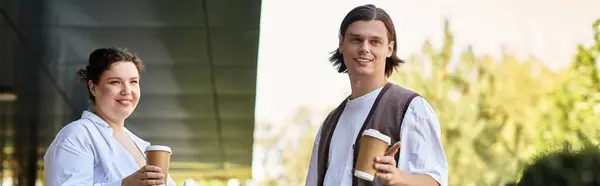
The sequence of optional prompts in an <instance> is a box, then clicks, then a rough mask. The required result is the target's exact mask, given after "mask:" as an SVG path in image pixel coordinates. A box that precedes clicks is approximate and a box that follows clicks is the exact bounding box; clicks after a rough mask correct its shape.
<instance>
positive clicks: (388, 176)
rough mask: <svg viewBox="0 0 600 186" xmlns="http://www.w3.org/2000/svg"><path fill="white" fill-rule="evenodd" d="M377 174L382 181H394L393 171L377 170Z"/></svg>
mask: <svg viewBox="0 0 600 186" xmlns="http://www.w3.org/2000/svg"><path fill="white" fill-rule="evenodd" d="M375 176H376V177H377V178H379V179H380V180H381V181H383V182H384V183H388V182H390V181H392V173H381V172H377V173H375Z"/></svg>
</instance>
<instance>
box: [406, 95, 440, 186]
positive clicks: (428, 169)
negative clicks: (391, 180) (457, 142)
mask: <svg viewBox="0 0 600 186" xmlns="http://www.w3.org/2000/svg"><path fill="white" fill-rule="evenodd" d="M400 136H401V148H400V157H399V159H398V168H400V169H401V170H403V171H405V172H407V173H411V174H426V175H429V176H431V177H433V179H435V180H436V181H437V182H438V183H439V184H440V185H442V186H447V185H448V161H447V159H446V154H445V152H444V148H443V146H442V140H441V129H440V123H439V121H438V119H437V116H436V115H435V112H434V111H433V108H432V107H431V105H429V103H427V101H426V100H425V99H423V98H422V97H415V98H414V99H413V100H412V101H411V103H410V104H409V107H408V109H407V111H406V115H405V116H404V119H403V121H402V126H401V130H400Z"/></svg>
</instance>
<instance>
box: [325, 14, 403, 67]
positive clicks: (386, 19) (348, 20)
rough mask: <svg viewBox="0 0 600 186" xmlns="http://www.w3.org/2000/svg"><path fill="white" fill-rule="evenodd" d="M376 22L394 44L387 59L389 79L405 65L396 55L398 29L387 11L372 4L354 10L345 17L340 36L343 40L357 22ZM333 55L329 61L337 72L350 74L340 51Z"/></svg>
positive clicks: (334, 52) (386, 65) (337, 50)
mask: <svg viewBox="0 0 600 186" xmlns="http://www.w3.org/2000/svg"><path fill="white" fill-rule="evenodd" d="M374 20H378V21H381V22H383V24H384V25H385V27H386V28H387V31H388V32H387V37H388V40H389V41H388V42H392V41H393V42H394V50H393V51H392V56H390V57H388V58H386V60H385V75H386V77H389V76H390V75H392V72H393V71H394V69H396V68H397V67H398V66H399V65H400V64H401V63H404V61H403V60H402V59H400V58H399V57H398V56H397V55H396V50H397V49H396V48H397V46H398V42H397V41H396V29H395V28H394V23H393V22H392V18H391V17H390V15H388V14H387V12H385V10H383V9H381V8H378V7H376V6H375V5H372V4H368V5H363V6H359V7H356V8H354V9H352V10H351V11H350V12H348V14H347V15H346V17H344V20H343V21H342V25H341V26H340V33H339V34H340V36H341V37H342V38H343V37H344V36H345V34H346V30H348V27H349V26H350V24H352V23H354V22H356V21H374ZM386 44H387V43H386ZM331 54H332V55H331V57H329V61H330V62H331V63H333V65H334V66H336V67H337V71H338V72H339V73H345V72H348V68H347V67H346V65H345V64H344V57H343V56H342V53H340V49H339V48H338V49H336V50H335V51H333V52H331Z"/></svg>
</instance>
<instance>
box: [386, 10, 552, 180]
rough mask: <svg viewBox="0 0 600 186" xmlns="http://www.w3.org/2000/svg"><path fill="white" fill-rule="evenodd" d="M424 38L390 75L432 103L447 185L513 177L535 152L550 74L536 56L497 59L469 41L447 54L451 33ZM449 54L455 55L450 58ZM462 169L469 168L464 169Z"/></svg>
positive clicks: (549, 85) (507, 55)
mask: <svg viewBox="0 0 600 186" xmlns="http://www.w3.org/2000/svg"><path fill="white" fill-rule="evenodd" d="M444 36H445V37H444V38H445V40H444V43H443V45H442V47H441V48H440V49H435V48H434V47H433V46H432V45H431V44H430V43H429V42H428V41H426V42H425V44H424V45H423V49H422V52H421V53H420V54H417V55H415V56H412V57H411V58H410V59H409V60H408V61H409V64H408V65H407V66H405V67H402V68H401V69H400V71H401V72H400V73H395V75H394V76H393V77H392V79H393V80H394V81H395V82H398V83H399V84H401V85H403V86H406V87H408V88H411V89H413V90H415V91H417V92H419V93H420V94H421V95H422V96H423V97H424V98H426V99H427V100H428V101H429V103H430V104H431V105H432V106H433V107H434V109H435V111H436V114H437V115H438V118H439V120H440V123H441V125H442V126H441V127H442V138H443V143H444V147H445V150H446V155H447V158H448V161H449V167H450V172H451V173H452V174H451V175H452V176H451V177H450V180H449V183H450V185H499V184H500V183H504V182H506V181H508V180H514V179H515V177H516V176H517V173H518V170H520V169H521V168H522V166H523V162H524V160H525V159H526V158H527V157H528V156H529V155H531V154H533V153H534V152H535V146H534V144H535V138H534V136H530V135H526V133H534V132H535V124H536V122H537V120H538V119H537V118H539V113H540V111H539V110H540V106H541V104H540V103H541V102H542V101H543V100H544V99H546V98H545V95H547V94H548V93H549V92H550V90H552V87H553V86H554V83H553V82H554V81H553V79H554V78H555V77H556V75H555V74H554V73H553V72H552V71H550V70H549V69H548V68H547V67H546V66H544V65H543V64H542V63H541V62H540V61H537V60H535V59H534V58H530V59H528V60H524V61H520V60H518V59H517V58H516V57H514V55H513V54H512V53H510V52H509V51H508V50H505V52H503V55H502V58H501V59H500V60H497V59H494V58H493V57H491V56H487V55H483V56H478V55H476V54H474V52H473V49H472V48H471V47H469V48H467V49H466V50H465V51H464V52H462V54H461V55H460V56H458V57H457V58H453V56H452V54H453V51H454V50H456V49H454V48H453V44H454V43H453V41H454V34H452V32H451V30H450V26H449V24H448V22H447V21H446V23H445V33H444ZM452 59H455V60H456V61H452ZM466 167H468V168H466Z"/></svg>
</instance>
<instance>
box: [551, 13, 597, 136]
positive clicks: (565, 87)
mask: <svg viewBox="0 0 600 186" xmlns="http://www.w3.org/2000/svg"><path fill="white" fill-rule="evenodd" d="M599 25H600V19H598V20H597V21H596V22H595V23H594V24H593V30H594V40H595V43H594V44H592V45H591V46H589V47H584V46H582V45H579V46H578V47H577V55H576V56H575V58H574V62H573V63H572V64H571V65H570V66H569V68H566V69H565V70H563V71H562V79H561V84H560V85H559V86H558V87H556V89H555V90H554V91H553V92H552V94H551V99H549V101H548V102H547V103H546V104H547V105H546V107H545V108H546V109H545V110H544V115H545V117H544V118H545V120H543V121H542V122H541V123H542V124H543V126H542V129H543V131H544V132H543V135H541V136H540V141H541V142H545V141H552V142H554V143H555V144H562V143H564V142H569V143H572V144H573V145H575V146H576V147H578V146H581V145H583V144H581V143H580V142H581V141H585V142H587V141H588V140H587V139H589V142H590V143H592V144H594V145H598V139H599V138H600V125H598V121H600V76H599V73H598V68H597V64H596V63H597V62H598V59H599V58H598V57H600V31H599V29H600V28H599ZM540 145H541V146H544V145H546V144H544V143H541V144H540Z"/></svg>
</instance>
